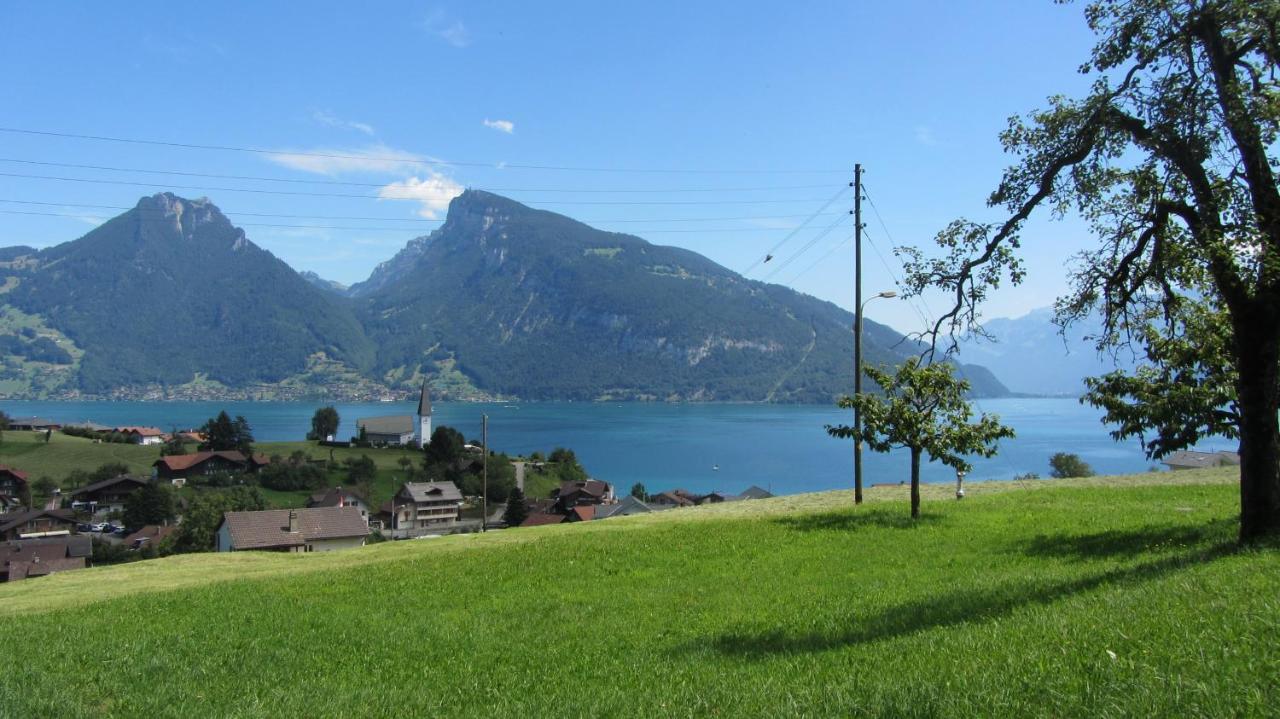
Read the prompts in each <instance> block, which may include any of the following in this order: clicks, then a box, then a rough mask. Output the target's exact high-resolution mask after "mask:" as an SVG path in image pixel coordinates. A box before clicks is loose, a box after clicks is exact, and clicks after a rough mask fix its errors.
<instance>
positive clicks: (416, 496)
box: [396, 482, 462, 502]
mask: <svg viewBox="0 0 1280 719" xmlns="http://www.w3.org/2000/svg"><path fill="white" fill-rule="evenodd" d="M406 493H407V494H408V496H409V499H410V501H413V502H461V501H462V492H460V491H458V485H456V484H454V483H453V482H405V483H404V484H403V485H402V486H401V487H400V491H399V492H396V496H397V497H401V498H403V496H404V495H405V494H406Z"/></svg>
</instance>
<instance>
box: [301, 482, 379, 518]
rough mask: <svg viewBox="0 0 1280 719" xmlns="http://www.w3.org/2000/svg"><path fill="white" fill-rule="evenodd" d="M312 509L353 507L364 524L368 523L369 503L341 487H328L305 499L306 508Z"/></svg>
mask: <svg viewBox="0 0 1280 719" xmlns="http://www.w3.org/2000/svg"><path fill="white" fill-rule="evenodd" d="M313 507H355V508H356V509H358V510H360V516H361V517H364V519H365V522H368V521H369V503H368V502H366V501H365V500H364V497H361V496H360V495H358V494H356V493H355V492H353V491H351V490H349V489H343V488H342V487H330V488H329V489H325V490H321V491H319V492H316V493H314V494H312V495H311V497H310V498H308V499H307V508H308V509H310V508H313Z"/></svg>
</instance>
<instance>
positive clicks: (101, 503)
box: [71, 474, 151, 517]
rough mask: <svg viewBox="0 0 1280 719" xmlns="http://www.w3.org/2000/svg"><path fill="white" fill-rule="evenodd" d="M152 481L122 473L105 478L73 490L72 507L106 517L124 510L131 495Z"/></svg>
mask: <svg viewBox="0 0 1280 719" xmlns="http://www.w3.org/2000/svg"><path fill="white" fill-rule="evenodd" d="M150 483H151V480H150V479H147V478H146V477H135V476H134V475H131V474H122V475H120V476H119V477H112V478H110V479H104V480H101V481H99V482H94V483H93V484H86V485H85V486H83V487H81V488H79V489H77V490H75V491H73V492H71V508H72V509H78V510H80V511H83V512H88V513H89V514H92V515H94V516H99V517H105V516H106V515H108V514H111V513H113V512H123V511H124V503H125V501H126V500H127V499H129V495H131V494H133V493H134V492H136V491H137V490H138V488H139V487H144V486H146V485H148V484H150Z"/></svg>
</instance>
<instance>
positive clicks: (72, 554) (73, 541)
mask: <svg viewBox="0 0 1280 719" xmlns="http://www.w3.org/2000/svg"><path fill="white" fill-rule="evenodd" d="M92 554H93V547H92V544H91V543H90V541H89V538H88V537H84V536H81V535H78V534H71V535H66V536H62V537H47V538H41V539H20V540H16V541H6V542H0V582H16V581H19V580H22V579H31V578H34V577H43V576H47V575H49V574H55V573H57V572H65V571H69V570H73V569H84V568H85V567H86V566H88V560H89V558H90V557H91V556H92Z"/></svg>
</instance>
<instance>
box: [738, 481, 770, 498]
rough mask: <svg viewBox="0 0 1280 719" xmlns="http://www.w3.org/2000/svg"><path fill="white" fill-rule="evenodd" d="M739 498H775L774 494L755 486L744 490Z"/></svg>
mask: <svg viewBox="0 0 1280 719" xmlns="http://www.w3.org/2000/svg"><path fill="white" fill-rule="evenodd" d="M738 496H739V497H742V498H743V499H770V498H772V497H773V492H770V491H769V490H767V489H762V488H760V487H757V486H755V485H754V484H753V485H751V486H750V487H747V488H746V489H745V490H743V492H742V494H740V495H738Z"/></svg>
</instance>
